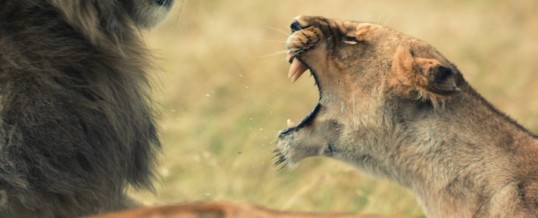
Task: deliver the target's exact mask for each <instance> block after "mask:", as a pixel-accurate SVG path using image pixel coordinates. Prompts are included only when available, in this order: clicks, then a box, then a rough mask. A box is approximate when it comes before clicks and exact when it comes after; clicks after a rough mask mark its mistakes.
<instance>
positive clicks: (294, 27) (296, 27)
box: [290, 19, 302, 33]
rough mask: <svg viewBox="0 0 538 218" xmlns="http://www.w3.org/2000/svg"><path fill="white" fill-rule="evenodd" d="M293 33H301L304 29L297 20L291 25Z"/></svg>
mask: <svg viewBox="0 0 538 218" xmlns="http://www.w3.org/2000/svg"><path fill="white" fill-rule="evenodd" d="M290 29H291V33H294V32H295V31H299V30H301V29H302V27H301V24H300V23H299V21H298V20H297V19H294V20H293V22H291V24H290Z"/></svg>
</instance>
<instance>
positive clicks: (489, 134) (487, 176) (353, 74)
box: [276, 16, 538, 217]
mask: <svg viewBox="0 0 538 218" xmlns="http://www.w3.org/2000/svg"><path fill="white" fill-rule="evenodd" d="M291 29H292V32H293V34H292V35H291V36H290V37H289V39H288V42H287V46H288V49H289V61H290V63H291V67H290V70H289V74H288V76H289V78H290V79H291V80H292V81H295V80H296V79H298V78H299V77H300V76H301V75H302V74H303V73H304V72H305V71H306V70H310V72H311V73H312V75H313V76H314V78H315V81H316V83H317V85H318V88H319V93H320V98H319V103H318V104H317V106H316V107H315V108H314V110H313V111H312V112H311V113H310V114H309V115H308V116H307V117H306V118H304V120H303V121H301V122H300V123H299V124H298V125H296V126H290V127H289V128H287V129H285V130H283V131H282V132H281V133H280V135H279V136H278V141H277V150H276V152H277V164H280V163H294V162H298V161H300V160H301V159H303V158H306V157H309V156H315V155H322V156H328V157H333V158H335V159H339V160H342V161H345V162H348V163H350V164H353V165H355V166H357V167H359V168H361V169H363V170H366V171H368V172H370V173H372V174H375V175H378V176H381V177H385V178H388V179H391V180H394V181H396V182H398V183H399V184H401V185H403V186H405V187H407V188H409V189H410V190H412V191H413V192H414V193H415V194H416V195H417V197H418V199H419V201H420V202H421V203H422V205H423V208H424V210H425V212H426V214H427V215H428V216H429V217H537V216H538V139H537V137H536V136H535V135H533V134H532V133H531V132H529V131H528V130H526V129H525V128H523V127H522V126H520V125H519V124H517V123H516V122H515V121H513V120H512V119H510V118H509V117H507V116H506V115H504V114H503V113H501V112H499V111H498V110H497V109H495V108H494V107H493V106H492V105H491V104H489V103H488V102H487V101H486V100H484V98H482V97H481V96H480V95H479V94H478V93H477V92H476V91H475V90H474V89H473V88H472V87H471V86H470V85H469V84H468V83H467V82H466V81H465V80H464V78H463V76H462V74H461V72H460V71H459V70H458V68H457V67H456V66H455V65H454V64H452V63H451V62H449V61H448V60H447V59H446V58H445V57H444V56H443V55H442V54H441V53H439V52H438V51H437V50H435V48H433V47H432V46H431V45H429V44H427V43H425V42H422V41H420V40H418V39H415V38H413V37H410V36H407V35H404V34H402V33H399V32H397V31H395V30H393V29H389V28H387V27H384V26H381V25H377V24H371V23H362V22H352V21H340V20H334V19H327V18H323V17H307V16H299V17H297V18H296V19H295V20H294V21H293V23H292V24H291Z"/></svg>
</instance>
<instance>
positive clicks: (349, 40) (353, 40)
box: [344, 36, 359, 45]
mask: <svg viewBox="0 0 538 218" xmlns="http://www.w3.org/2000/svg"><path fill="white" fill-rule="evenodd" d="M358 42H359V40H357V37H355V36H345V37H344V43H346V44H350V45H355V44H357V43H358Z"/></svg>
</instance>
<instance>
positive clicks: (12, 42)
mask: <svg viewBox="0 0 538 218" xmlns="http://www.w3.org/2000/svg"><path fill="white" fill-rule="evenodd" d="M125 1H127V0H99V1H97V0H0V102H1V104H0V191H3V192H4V193H3V195H4V196H3V197H4V198H7V202H4V205H0V206H1V208H0V217H5V216H14V217H18V216H34V215H35V214H39V217H42V216H51V217H76V216H80V215H84V214H91V213H96V212H101V211H106V210H112V209H116V208H120V207H122V204H123V203H122V201H123V200H124V198H125V189H126V188H127V187H128V186H129V185H131V186H134V187H137V188H151V179H152V177H153V167H154V156H155V153H156V151H157V150H159V148H160V146H159V141H158V139H157V133H156V129H155V125H154V118H153V113H152V110H151V106H150V100H149V94H150V93H149V90H148V88H149V85H148V81H147V78H146V77H147V75H146V69H147V67H148V63H147V61H146V57H145V53H146V50H145V49H144V47H143V46H142V44H141V40H140V35H139V32H138V29H137V27H136V25H134V23H133V20H132V19H131V17H129V16H128V15H127V14H128V12H127V11H125V10H127V9H125V8H126V7H124V6H125V5H124V4H125ZM0 198H2V195H0ZM4 200H6V199H4ZM0 202H1V201H0ZM0 204H1V203H0ZM36 217H37V216H36Z"/></svg>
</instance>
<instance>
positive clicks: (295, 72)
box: [288, 58, 308, 83]
mask: <svg viewBox="0 0 538 218" xmlns="http://www.w3.org/2000/svg"><path fill="white" fill-rule="evenodd" d="M306 70H308V68H307V67H306V66H305V65H304V64H303V63H301V62H300V61H299V60H297V59H296V58H294V59H293V60H292V61H291V65H290V70H289V71H288V78H289V79H290V80H291V82H292V83H293V82H295V81H296V80H297V79H299V77H301V75H303V73H304V72H305V71H306Z"/></svg>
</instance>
